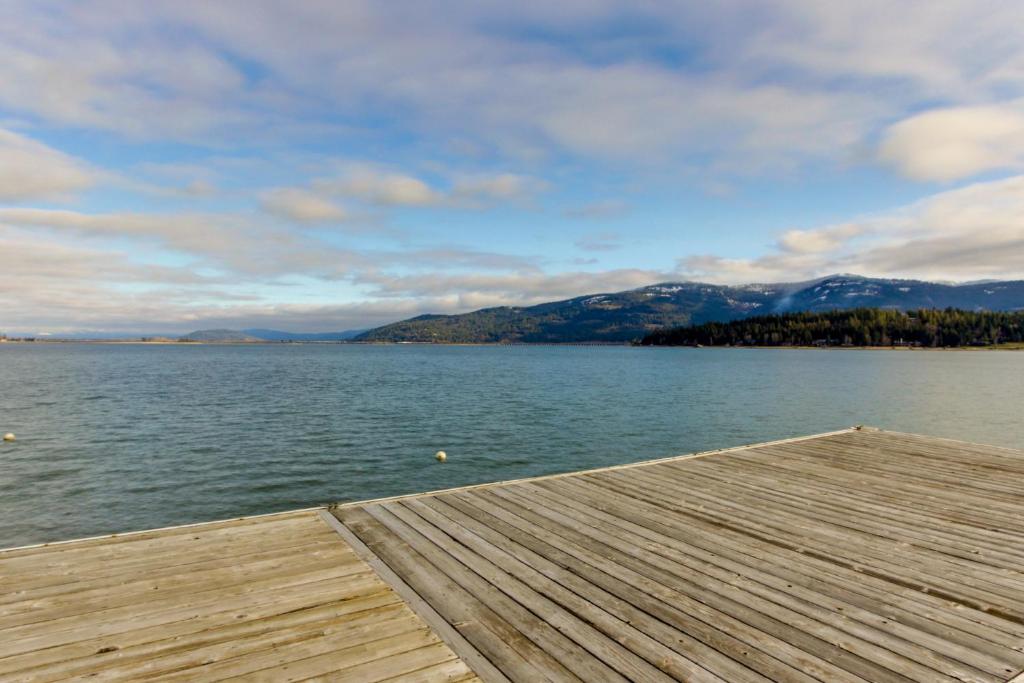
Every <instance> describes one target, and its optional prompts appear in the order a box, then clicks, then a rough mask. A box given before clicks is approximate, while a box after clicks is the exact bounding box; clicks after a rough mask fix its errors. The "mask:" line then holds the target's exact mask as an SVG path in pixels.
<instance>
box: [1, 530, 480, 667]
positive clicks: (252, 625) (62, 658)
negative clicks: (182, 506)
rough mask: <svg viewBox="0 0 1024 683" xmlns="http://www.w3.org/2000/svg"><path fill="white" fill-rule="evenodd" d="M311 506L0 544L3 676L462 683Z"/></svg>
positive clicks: (415, 621) (451, 657) (454, 661)
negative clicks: (32, 543)
mask: <svg viewBox="0 0 1024 683" xmlns="http://www.w3.org/2000/svg"><path fill="white" fill-rule="evenodd" d="M322 516H326V513H323V512H322V511H319V510H306V511H300V512H291V513H284V514H279V515H268V516H264V517H254V518H248V519H241V520H235V521H229V522H214V523H210V524H198V525H193V526H186V527H174V528H170V529H161V530H157V531H149V532H142V533H135V534H124V535H120V536H113V537H105V538H97V539H89V540H84V541H73V542H70V543H58V544H52V545H48V546H40V547H35V548H25V549H19V550H8V551H3V552H0V680H3V681H61V680H71V679H73V680H84V679H88V680H101V681H115V680H116V681H138V680H160V681H220V680H239V679H244V680H254V681H275V682H276V681H296V680H307V679H311V678H318V677H320V678H330V679H331V680H347V681H360V682H362V681H381V680H415V681H430V680H438V681H440V680H445V681H455V680H460V681H461V680H469V679H471V678H473V674H472V672H471V671H470V670H469V668H468V667H467V666H466V665H465V664H464V663H462V662H461V661H460V660H459V659H458V658H457V657H456V655H455V654H454V653H453V652H452V651H451V650H450V649H449V648H448V646H447V645H445V644H444V643H443V642H442V641H441V640H440V639H439V638H438V637H437V635H436V634H435V633H434V631H433V630H432V629H430V628H429V627H428V626H426V624H424V623H423V621H422V620H421V619H420V618H419V617H417V616H416V615H415V614H414V613H413V612H412V611H411V610H410V609H409V607H408V605H406V603H405V602H404V601H403V600H402V599H401V598H400V597H399V596H398V595H396V594H395V592H394V591H393V590H392V589H391V588H389V587H388V586H387V585H386V584H385V583H383V582H382V581H381V580H380V578H378V576H377V575H376V573H375V572H374V571H373V570H371V569H370V567H369V566H368V565H367V564H366V563H365V562H363V561H362V560H361V559H359V558H358V557H357V556H356V555H355V553H353V551H352V549H351V548H350V547H348V545H346V544H345V543H344V542H343V541H342V540H341V539H340V538H339V537H338V535H337V534H336V533H335V532H334V531H333V530H332V529H331V526H330V525H329V524H328V523H326V522H325V521H324V519H323V518H322Z"/></svg>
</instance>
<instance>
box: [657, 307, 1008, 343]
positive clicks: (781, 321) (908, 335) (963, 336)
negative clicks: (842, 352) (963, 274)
mask: <svg viewBox="0 0 1024 683" xmlns="http://www.w3.org/2000/svg"><path fill="white" fill-rule="evenodd" d="M1021 342H1024V313H999V312H988V311H980V312H979V311H961V310H957V309H952V308H950V309H945V310H930V309H922V310H916V311H907V312H903V311H895V310H891V309H879V308H856V309H852V310H846V311H828V312H824V313H786V314H782V315H765V316H756V317H753V318H747V319H745V320H733V321H731V322H724V323H719V322H709V323H704V324H703V325H696V326H694V327H677V328H673V329H667V330H661V331H658V332H653V333H651V334H648V335H647V336H645V337H644V338H643V339H642V340H641V342H640V343H641V344H642V345H645V346H696V345H698V344H700V345H702V346H725V345H732V346H894V345H913V346H924V347H947V346H948V347H957V346H990V345H996V344H1006V343H1021Z"/></svg>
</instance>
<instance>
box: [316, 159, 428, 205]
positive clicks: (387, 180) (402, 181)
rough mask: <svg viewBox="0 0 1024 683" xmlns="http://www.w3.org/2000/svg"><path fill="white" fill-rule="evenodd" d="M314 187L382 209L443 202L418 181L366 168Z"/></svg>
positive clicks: (359, 168) (323, 181)
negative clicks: (375, 205)
mask: <svg viewBox="0 0 1024 683" xmlns="http://www.w3.org/2000/svg"><path fill="white" fill-rule="evenodd" d="M313 186H314V188H315V189H318V190H320V191H322V192H326V193H331V194H339V195H342V196H346V197H354V198H356V199H361V200H363V201H366V202H370V203H372V204H378V205H382V206H430V205H433V204H437V203H439V202H440V201H441V195H440V194H439V193H438V192H436V191H435V190H434V189H433V188H431V187H430V185H428V184H427V183H426V182H424V181H423V180H420V179H419V178H416V177H413V176H410V175H406V174H403V173H394V172H390V171H381V170H378V169H375V168H372V167H366V166H364V167H355V168H353V169H352V170H350V171H349V172H348V173H346V174H345V175H344V176H343V177H341V178H336V179H321V180H318V181H316V182H314V184H313Z"/></svg>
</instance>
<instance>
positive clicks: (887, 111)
mask: <svg viewBox="0 0 1024 683" xmlns="http://www.w3.org/2000/svg"><path fill="white" fill-rule="evenodd" d="M563 5H564V3H563V4H560V5H557V6H555V5H551V4H550V3H540V2H524V3H518V4H517V5H516V9H515V11H510V10H508V9H507V8H505V7H501V6H497V5H493V4H490V3H475V2H453V3H451V4H450V5H449V6H448V7H447V8H446V11H445V12H444V13H437V12H436V11H433V10H432V9H431V8H430V7H428V6H423V5H420V4H417V3H398V4H389V5H383V4H380V3H370V2H362V1H356V2H348V3H344V4H341V5H339V4H332V3H303V4H302V5H301V6H287V7H285V6H282V5H281V4H280V3H276V2H270V1H265V0H252V1H251V2H246V3H236V2H224V3H217V5H216V6H211V5H210V3H206V2H199V1H198V0H177V1H175V2H160V1H155V2H152V3H147V6H146V7H145V8H144V9H143V8H142V7H140V6H139V5H137V4H135V3H130V2H124V1H123V0H89V1H86V2H83V3H77V4H76V5H75V6H74V7H73V8H62V9H61V11H59V12H58V11H53V10H52V8H48V6H47V5H46V4H45V3H42V4H40V3H30V2H22V3H18V2H11V3H6V4H5V6H4V10H3V14H2V15H0V19H2V21H0V63H3V64H4V67H5V68H4V78H3V79H2V80H0V104H3V105H5V106H6V107H8V108H9V109H11V110H12V111H16V112H21V113H23V114H24V115H27V116H34V117H38V118H39V119H42V120H45V121H51V122H55V123H58V124H61V125H71V126H78V127H88V128H99V129H104V130H110V131H118V132H119V133H121V134H130V135H139V136H147V137H159V138H164V137H168V136H170V137H185V138H188V139H195V138H201V139H206V140H212V141H215V142H220V141H222V140H223V139H224V138H225V137H233V138H235V139H237V138H241V139H245V140H251V139H252V137H251V136H252V135H253V134H269V133H271V132H273V133H274V136H275V138H277V139H282V138H284V137H292V138H293V139H294V138H297V137H301V136H304V135H305V136H310V135H314V136H320V135H321V134H322V133H324V132H325V131H327V132H329V133H330V134H332V135H345V136H351V135H352V134H353V133H354V132H356V131H358V132H359V133H360V134H363V135H365V136H368V137H371V138H373V137H374V135H375V132H376V131H374V130H372V129H370V127H365V126H363V127H361V126H360V122H361V121H364V120H365V117H366V116H367V115H373V116H374V117H375V119H376V120H382V121H386V122H391V121H400V122H401V125H402V128H403V132H405V133H407V134H408V138H407V139H408V140H409V141H410V144H416V143H417V142H419V141H421V140H422V139H424V138H429V137H434V138H436V139H441V138H447V139H450V140H459V141H461V142H462V144H463V145H467V146H470V147H472V148H473V149H476V150H477V151H478V153H480V152H482V153H484V154H487V153H490V152H497V153H500V154H504V155H507V157H508V158H513V157H515V158H520V157H518V156H517V155H518V153H519V152H522V151H523V150H528V151H529V154H530V155H536V154H549V153H551V152H566V151H568V152H570V153H573V154H578V155H582V156H587V157H601V158H612V159H615V160H618V161H628V162H630V163H648V162H652V161H655V162H658V163H675V162H677V161H678V159H679V158H680V157H679V155H681V154H684V155H686V156H687V158H688V160H689V161H688V163H690V164H695V165H700V166H703V167H705V168H711V169H715V170H723V169H724V170H727V171H729V172H749V171H750V170H755V171H758V170H763V169H764V168H766V167H771V168H773V169H776V168H780V167H787V166H793V165H796V164H800V163H804V162H806V161H816V160H821V159H826V160H829V161H832V162H836V161H838V162H839V163H843V162H845V161H847V160H848V159H849V158H851V156H855V155H856V154H857V153H858V151H859V146H861V145H864V144H866V143H867V141H868V140H870V139H871V137H872V136H873V135H874V134H876V133H877V132H878V129H879V127H880V126H882V125H884V124H885V123H886V122H889V121H893V120H898V119H899V118H900V117H904V116H906V115H907V112H910V111H915V110H918V109H920V108H921V107H922V106H933V105H934V103H935V102H936V101H947V102H949V103H950V105H952V106H956V105H971V106H991V105H997V104H998V103H1000V102H1003V101H1006V100H1007V99H1012V98H1014V97H1020V96H1021V95H1022V94H1024V93H1022V86H1024V44H1022V43H1021V41H1019V40H1018V39H1017V38H1018V36H1017V31H1016V27H1017V26H1019V25H1021V24H1022V23H1024V6H1021V5H1020V4H1019V3H1005V2H991V1H988V0H984V1H982V2H975V1H973V0H949V1H948V2H943V3H942V4H941V5H936V4H935V3H928V2H905V3H899V4H896V5H894V4H892V3H885V2H880V1H868V2H858V3H820V2H816V1H815V0H790V1H789V2H785V3H778V4H776V5H773V6H772V7H771V8H766V7H764V6H763V5H762V4H760V3H755V2H742V1H741V2H735V3H727V4H725V5H716V6H713V7H711V6H708V5H707V4H706V3H698V2H682V3H668V4H663V5H658V4H654V5H650V4H641V5H637V4H635V3H634V4H628V3H622V2H600V3H578V4H573V5H572V7H565V6H563ZM110 16H116V17H117V21H101V20H100V19H99V18H100V17H110ZM623 26H625V27H632V28H631V29H630V30H619V31H616V30H615V29H616V27H623ZM168 27H169V29H170V30H168ZM525 27H528V28H530V29H531V30H529V31H524V30H522V29H523V28H525ZM645 27H646V28H645ZM609 36H614V39H611V38H610V37H609ZM681 46H685V49H684V48H683V47H681ZM243 64H244V65H247V66H246V68H243V67H242V66H241V65H243ZM254 74H255V75H254ZM382 129H385V130H387V129H390V128H389V126H387V125H385V126H382ZM314 139H315V138H314ZM385 153H386V151H385ZM369 185H370V187H367V188H364V191H365V193H367V194H368V195H370V196H372V197H375V198H376V200H378V201H381V202H384V203H395V204H404V205H424V204H429V203H430V202H431V201H433V200H434V198H433V197H432V195H431V194H430V192H429V191H427V188H424V187H423V186H422V185H419V184H417V183H415V182H409V179H408V178H406V179H401V178H391V179H389V180H388V182H387V183H385V185H387V186H386V187H385V186H382V185H380V184H377V183H372V182H371V183H369Z"/></svg>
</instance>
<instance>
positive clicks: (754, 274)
mask: <svg viewBox="0 0 1024 683" xmlns="http://www.w3.org/2000/svg"><path fill="white" fill-rule="evenodd" d="M679 269H680V272H681V273H682V274H684V275H686V276H687V277H692V278H695V279H704V280H710V281H715V282H732V283H738V282H751V281H759V282H763V281H795V280H803V279H807V278H811V277H816V276H820V275H825V274H829V273H835V272H853V273H859V274H862V275H875V276H880V277H917V278H923V279H942V280H946V279H952V280H977V279H985V278H996V279H1024V175H1018V176H1013V177H1010V178H1005V179H1002V180H997V181H990V182H983V183H975V184H973V185H969V186H967V187H963V188H958V189H955V190H949V191H946V192H940V193H938V194H934V195H931V196H929V197H927V198H925V199H923V200H921V201H918V202H915V203H913V204H910V205H908V206H903V207H899V208H896V209H893V210H890V211H885V212H881V213H878V214H875V215H871V216H865V217H863V218H861V219H860V220H854V221H849V222H847V223H844V224H841V225H835V226H825V227H822V228H818V229H814V230H800V231H788V232H785V233H783V234H782V235H781V236H780V239H779V241H778V245H777V249H776V250H774V251H771V252H769V253H767V254H765V255H763V256H761V257H758V258H752V259H735V258H733V259H730V258H725V257H722V256H716V255H702V256H691V257H686V258H683V259H681V260H680V263H679Z"/></svg>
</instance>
